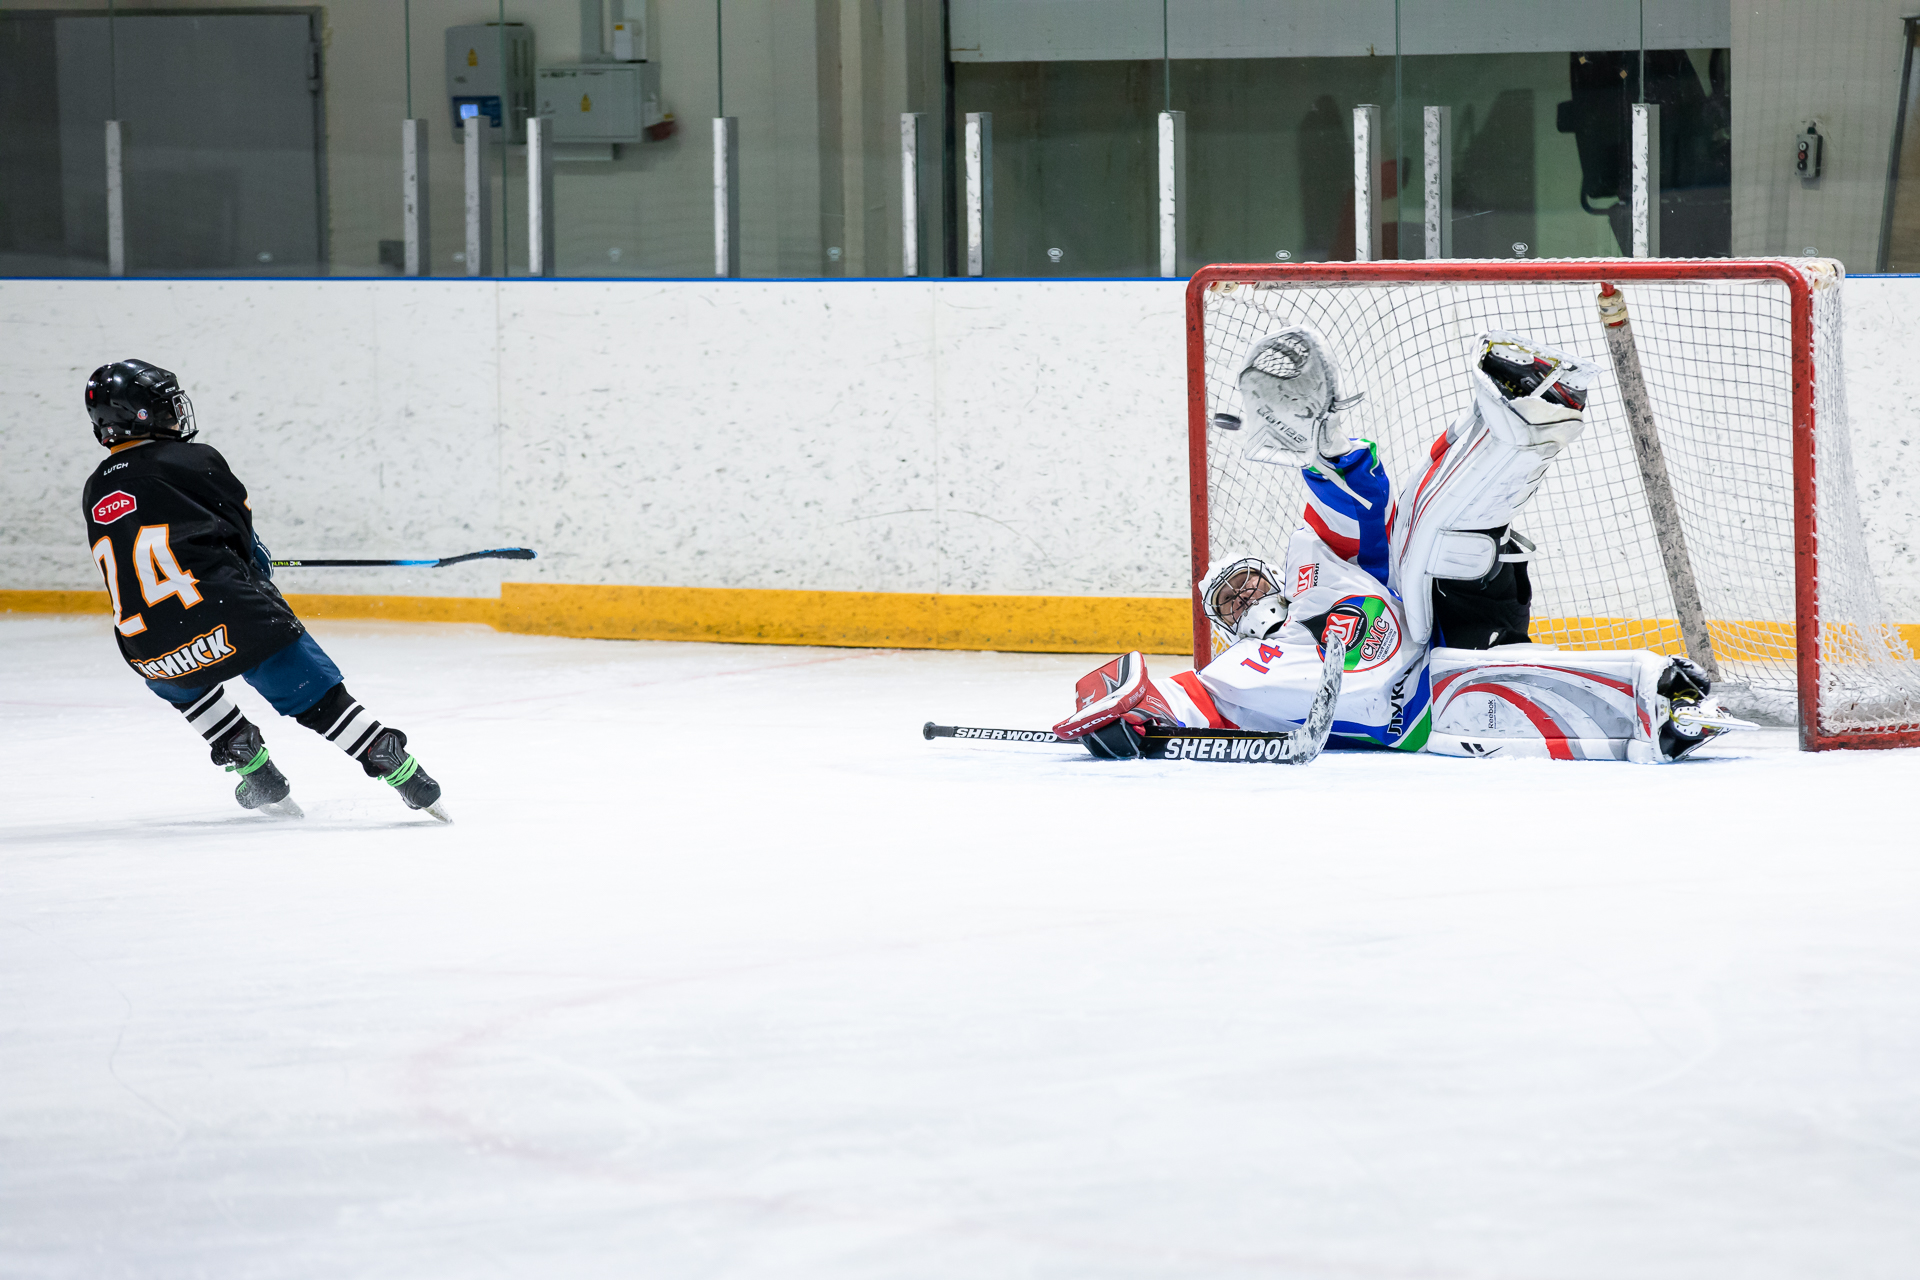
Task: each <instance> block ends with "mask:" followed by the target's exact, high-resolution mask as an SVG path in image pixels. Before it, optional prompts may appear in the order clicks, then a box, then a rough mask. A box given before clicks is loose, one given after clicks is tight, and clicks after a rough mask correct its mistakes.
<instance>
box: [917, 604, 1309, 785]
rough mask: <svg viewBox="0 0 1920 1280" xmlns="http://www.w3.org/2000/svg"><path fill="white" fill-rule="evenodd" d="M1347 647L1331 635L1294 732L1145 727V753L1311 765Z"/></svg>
mask: <svg viewBox="0 0 1920 1280" xmlns="http://www.w3.org/2000/svg"><path fill="white" fill-rule="evenodd" d="M1346 664H1347V646H1346V645H1345V644H1343V643H1342V642H1341V640H1340V637H1339V636H1337V635H1333V634H1329V635H1328V636H1327V649H1326V660H1325V661H1324V662H1323V663H1322V665H1321V668H1320V688H1319V689H1318V690H1316V691H1315V693H1314V695H1313V704H1312V705H1311V706H1310V707H1308V708H1307V718H1306V722H1305V723H1304V724H1303V725H1302V726H1301V727H1300V728H1298V729H1295V730H1293V731H1292V732H1290V733H1262V732H1260V731H1259V730H1257V729H1165V728H1158V727H1151V728H1149V729H1148V730H1147V731H1146V741H1145V742H1144V743H1143V744H1142V753H1143V754H1144V755H1145V756H1146V758H1147V759H1149V760H1223V761H1227V762H1229V763H1242V764H1312V763H1313V761H1314V758H1315V757H1317V756H1318V755H1319V754H1320V751H1321V748H1323V747H1325V746H1326V745H1327V735H1328V734H1329V733H1331V732H1332V731H1333V708H1334V704H1335V703H1336V702H1338V701H1339V699H1340V681H1341V677H1342V676H1343V675H1344V674H1345V671H1346ZM920 736H921V737H923V738H925V739H926V740H927V741H929V742H931V741H933V740H934V739H935V738H964V739H966V740H968V741H970V742H1062V743H1065V742H1077V741H1079V739H1077V738H1062V737H1058V736H1056V735H1055V734H1054V733H1053V731H1052V730H1050V729H975V728H970V727H968V726H966V725H956V724H935V723H934V722H933V721H931V720H929V721H927V722H926V723H925V724H924V725H922V726H920Z"/></svg>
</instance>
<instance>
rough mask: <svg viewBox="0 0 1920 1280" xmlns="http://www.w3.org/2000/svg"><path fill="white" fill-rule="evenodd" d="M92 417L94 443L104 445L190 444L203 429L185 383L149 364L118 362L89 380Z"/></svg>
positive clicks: (88, 398)
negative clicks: (195, 418)
mask: <svg viewBox="0 0 1920 1280" xmlns="http://www.w3.org/2000/svg"><path fill="white" fill-rule="evenodd" d="M87 416H88V417H89V418H92V419H93V438H94V439H95V440H98V441H99V442H100V443H101V444H103V445H116V444H123V443H125V442H126V441H128V440H144V439H147V438H149V437H153V436H159V437H161V438H163V439H168V440H191V439H193V433H194V432H195V431H197V430H198V429H199V428H197V427H195V426H194V425H193V401H191V400H189V399H187V393H186V392H184V391H182V390H181V389H180V380H179V379H178V378H176V377H174V376H173V375H172V374H171V373H169V372H168V371H167V370H165V369H162V368H160V367H159V366H158V365H152V364H148V363H147V362H146V361H145V360H116V361H115V362H114V363H112V364H103V365H101V366H100V367H99V368H98V369H95V370H94V371H93V376H92V377H91V378H88V379H87Z"/></svg>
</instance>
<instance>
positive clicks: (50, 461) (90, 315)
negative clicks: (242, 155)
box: [0, 280, 499, 595]
mask: <svg viewBox="0 0 1920 1280" xmlns="http://www.w3.org/2000/svg"><path fill="white" fill-rule="evenodd" d="M494 289H495V286H494V285H492V284H490V283H488V282H473V283H466V282H460V283H454V282H446V283H437V282H436V283H428V282H409V283H407V284H404V285H401V284H395V285H389V286H387V287H385V288H381V287H379V286H377V285H369V284H365V283H354V284H348V283H346V282H329V281H288V282H273V281H266V280H252V281H222V280H209V281H150V282H148V281H142V282H132V281H127V282H117V283H116V282H109V281H104V280H84V281H59V280H9V281H5V282H4V283H0V350H4V351H5V352H6V353H7V355H6V358H5V360H4V362H0V394H4V396H5V401H6V403H8V404H9V405H11V406H13V409H12V410H11V411H10V413H9V418H8V421H7V422H6V425H5V427H4V428H0V441H4V448H0V456H4V458H5V464H4V466H0V503H4V508H5V510H6V513H7V516H6V519H5V520H4V522H0V566H3V567H0V579H3V580H4V583H5V585H7V586H10V587H37V588H52V589H59V588H85V587H93V586H96V585H98V582H99V572H98V570H97V569H95V568H94V565H93V561H92V558H91V557H90V556H89V555H88V554H87V548H86V539H85V534H86V528H85V525H84V523H83V521H82V520H81V517H80V488H81V485H82V484H84V483H85V480H86V477H87V475H88V473H89V472H90V471H91V470H92V469H93V467H94V466H95V465H96V464H97V463H98V461H99V459H100V456H101V454H100V450H99V446H97V445H96V444H95V443H94V441H93V437H92V435H91V428H90V426H89V425H88V422H87V414H86V407H85V402H84V399H83V391H84V388H85V385H86V379H87V375H88V374H89V373H90V372H92V371H93V370H94V369H95V368H97V367H98V366H100V365H102V364H106V363H108V362H110V361H112V360H118V359H124V358H127V357H137V358H139V359H143V360H150V361H152V362H153V363H155V364H158V365H160V366H162V367H164V368H168V369H172V370H173V371H174V372H175V373H177V374H179V375H180V378H181V381H182V384H183V385H184V386H185V387H186V388H187V391H188V393H189V394H190V395H191V396H192V397H193V401H194V412H195V417H196V419H197V420H198V422H199V424H200V429H201V435H200V440H201V442H203V443H206V444H211V445H213V446H214V447H216V448H217V449H219V450H220V452H221V453H222V454H223V455H225V457H226V458H227V460H228V462H229V463H231V464H232V466H233V469H234V473H235V474H236V475H238V476H239V477H240V479H241V481H242V483H244V484H246V486H247V487H248V490H249V492H250V494H251V501H252V505H253V509H254V513H255V520H256V527H257V528H258V530H259V532H260V535H261V537H262V538H263V539H264V540H265V541H266V542H267V544H268V546H270V547H272V548H273V550H274V553H275V554H276V555H305V556H322V555H329V554H331V555H348V556H366V557H375V556H404V555H409V554H417V553H420V552H422V551H431V550H433V549H434V548H439V547H445V548H447V549H448V550H454V549H463V550H464V549H472V548H473V547H474V546H475V545H477V544H476V542H475V539H483V538H485V537H490V536H492V535H493V532H494V530H495V529H496V528H497V526H498V523H499V520H498V483H499V480H498V477H499V465H498V458H497V447H498V446H497V440H498V432H497V431H496V430H495V421H496V405H497V403H498V395H497V389H496V386H495V382H496V378H497V373H498V370H497V364H496V360H495V311H494V300H493V293H494ZM284 574H285V575H286V576H283V578H282V580H281V585H282V586H283V587H284V588H285V589H287V590H293V591H323V592H324V591H340V592H347V593H354V592H369V591H386V592H393V593H399V594H406V595H439V594H447V595H474V594H485V593H490V592H493V591H495V590H497V589H498V576H497V573H496V571H495V569H494V568H493V566H491V565H476V566H461V567H459V568H455V569H450V570H442V571H434V572H432V573H428V572H422V571H392V570H386V571H381V572H379V573H377V574H375V573H368V572H354V571H344V570H298V571H296V570H286V571H284Z"/></svg>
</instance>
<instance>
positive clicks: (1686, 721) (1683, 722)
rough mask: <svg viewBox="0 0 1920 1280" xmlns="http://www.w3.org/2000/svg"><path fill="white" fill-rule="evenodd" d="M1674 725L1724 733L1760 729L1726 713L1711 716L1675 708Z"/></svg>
mask: <svg viewBox="0 0 1920 1280" xmlns="http://www.w3.org/2000/svg"><path fill="white" fill-rule="evenodd" d="M1673 723H1674V724H1675V725H1676V726H1678V727H1680V728H1683V729H1687V728H1702V729H1715V730H1718V731H1720V732H1722V733H1724V732H1726V731H1727V730H1729V729H1758V728H1759V727H1760V726H1759V725H1757V724H1755V723H1754V722H1753V721H1751V720H1742V719H1741V718H1740V717H1738V716H1730V715H1727V714H1725V713H1724V712H1722V713H1720V714H1711V713H1702V712H1699V711H1691V710H1688V709H1685V708H1678V707H1677V708H1675V709H1674V712H1673Z"/></svg>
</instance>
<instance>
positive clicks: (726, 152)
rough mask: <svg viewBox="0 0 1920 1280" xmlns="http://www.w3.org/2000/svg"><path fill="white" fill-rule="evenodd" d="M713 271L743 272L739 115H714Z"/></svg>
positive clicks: (733, 274) (731, 275)
mask: <svg viewBox="0 0 1920 1280" xmlns="http://www.w3.org/2000/svg"><path fill="white" fill-rule="evenodd" d="M713 274H714V275H715V276H717V277H725V278H727V279H732V278H734V277H736V276H738V275H739V274H740V118H739V117H738V116H715V117H714V118H713Z"/></svg>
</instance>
